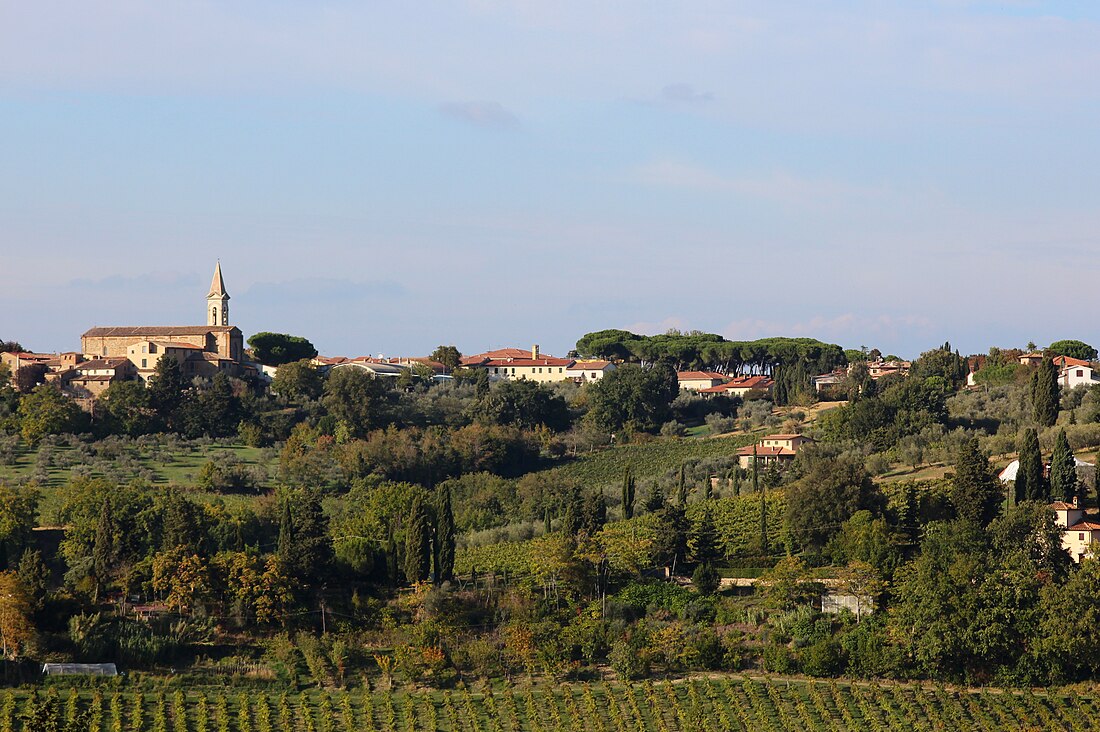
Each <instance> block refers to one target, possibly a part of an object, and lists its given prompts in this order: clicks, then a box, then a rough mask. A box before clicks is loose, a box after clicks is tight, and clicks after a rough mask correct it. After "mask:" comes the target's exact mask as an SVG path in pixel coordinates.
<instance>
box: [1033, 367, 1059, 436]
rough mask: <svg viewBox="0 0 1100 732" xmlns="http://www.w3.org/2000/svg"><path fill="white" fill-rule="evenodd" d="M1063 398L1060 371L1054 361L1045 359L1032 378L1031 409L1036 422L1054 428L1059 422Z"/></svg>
mask: <svg viewBox="0 0 1100 732" xmlns="http://www.w3.org/2000/svg"><path fill="white" fill-rule="evenodd" d="M1061 396H1062V394H1061V389H1060V388H1059V386H1058V370H1057V369H1056V368H1055V367H1054V361H1052V360H1051V359H1050V358H1049V357H1044V358H1043V361H1042V363H1040V364H1039V368H1037V369H1036V370H1035V373H1034V374H1033V375H1032V377H1031V407H1032V412H1033V415H1034V417H1035V421H1036V422H1038V423H1039V424H1040V425H1041V426H1043V427H1052V426H1053V425H1054V423H1055V422H1056V421H1057V420H1058V404H1059V401H1060V399H1061Z"/></svg>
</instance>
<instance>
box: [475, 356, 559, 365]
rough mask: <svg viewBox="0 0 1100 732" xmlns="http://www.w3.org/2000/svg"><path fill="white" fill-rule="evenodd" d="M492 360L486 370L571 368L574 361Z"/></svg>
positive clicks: (529, 358)
mask: <svg viewBox="0 0 1100 732" xmlns="http://www.w3.org/2000/svg"><path fill="white" fill-rule="evenodd" d="M527 356H528V357H527V358H491V359H489V360H488V361H486V362H485V367H486V368H494V367H505V366H570V365H572V364H573V361H572V360H571V359H568V358H538V359H535V358H531V357H530V356H531V354H527Z"/></svg>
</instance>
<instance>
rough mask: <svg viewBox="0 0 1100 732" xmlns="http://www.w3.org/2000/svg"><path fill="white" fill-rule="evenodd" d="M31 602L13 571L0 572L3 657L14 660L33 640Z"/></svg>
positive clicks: (0, 633)
mask: <svg viewBox="0 0 1100 732" xmlns="http://www.w3.org/2000/svg"><path fill="white" fill-rule="evenodd" d="M30 618H31V603H30V600H29V599H28V598H27V592H26V590H25V589H24V588H23V585H22V583H20V582H19V577H18V575H16V573H15V572H0V645H2V646H3V653H4V658H6V659H8V660H14V659H15V658H16V657H17V656H18V655H19V651H20V649H21V648H23V647H24V646H26V645H27V644H28V643H29V642H30V641H32V640H34V635H35V630H34V624H33V623H31V619H30Z"/></svg>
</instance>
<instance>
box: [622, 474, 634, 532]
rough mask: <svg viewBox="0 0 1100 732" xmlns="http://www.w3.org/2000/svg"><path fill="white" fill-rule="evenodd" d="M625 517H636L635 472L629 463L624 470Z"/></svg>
mask: <svg viewBox="0 0 1100 732" xmlns="http://www.w3.org/2000/svg"><path fill="white" fill-rule="evenodd" d="M623 518H624V519H631V518H634V474H633V471H631V470H630V466H629V465H628V466H627V468H626V470H624V471H623Z"/></svg>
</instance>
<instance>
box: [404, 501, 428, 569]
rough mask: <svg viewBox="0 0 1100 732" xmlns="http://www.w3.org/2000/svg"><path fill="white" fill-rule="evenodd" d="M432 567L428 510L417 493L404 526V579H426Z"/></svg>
mask: <svg viewBox="0 0 1100 732" xmlns="http://www.w3.org/2000/svg"><path fill="white" fill-rule="evenodd" d="M431 568H432V531H431V525H430V522H429V520H428V511H427V509H426V508H425V507H424V501H423V499H421V497H420V496H419V495H418V496H416V497H415V498H413V502H412V507H411V508H410V509H409V522H408V524H407V525H406V526H405V579H406V580H407V581H409V582H410V583H415V582H423V581H424V580H426V579H428V574H429V573H430V572H431Z"/></svg>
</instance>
